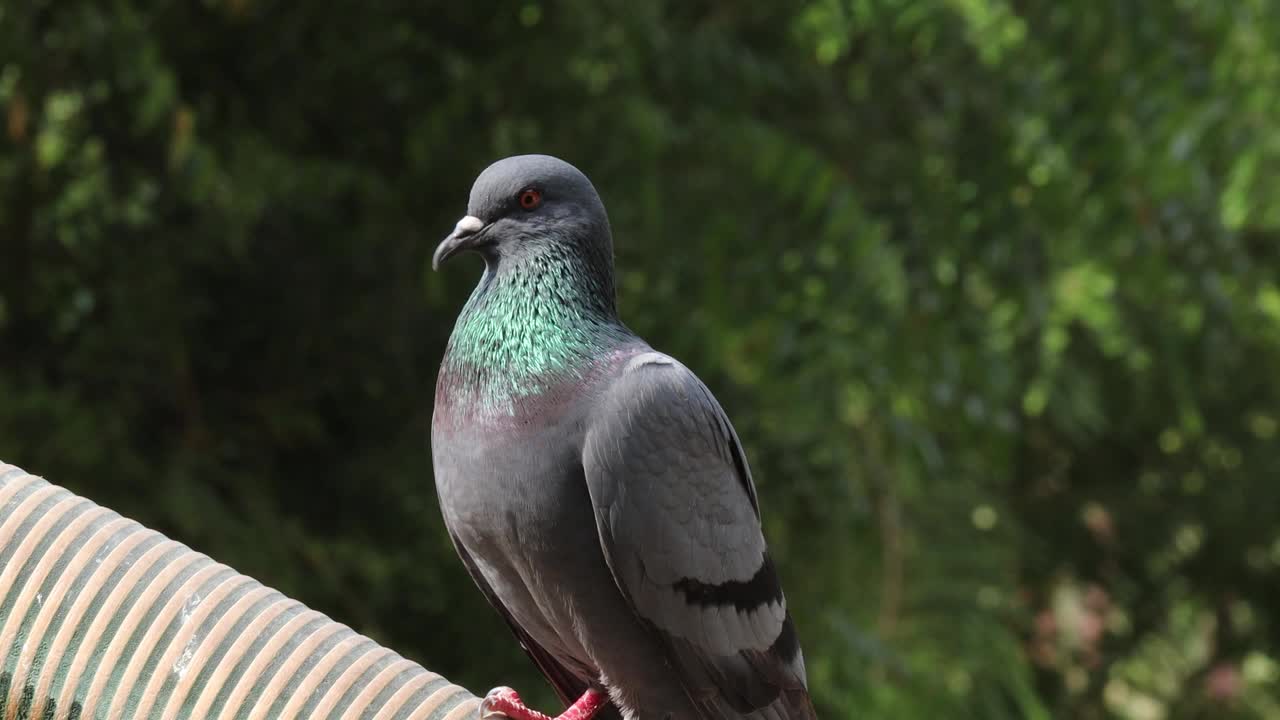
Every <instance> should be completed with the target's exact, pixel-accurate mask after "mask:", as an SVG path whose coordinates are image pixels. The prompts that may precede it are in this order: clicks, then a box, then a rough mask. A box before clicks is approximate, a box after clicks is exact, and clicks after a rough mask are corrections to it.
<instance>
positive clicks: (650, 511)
mask: <svg viewBox="0 0 1280 720" xmlns="http://www.w3.org/2000/svg"><path fill="white" fill-rule="evenodd" d="M583 467H584V469H585V473H586V479H587V485H588V489H589V491H590V495H591V501H592V504H593V506H594V508H595V513H596V522H597V526H598V529H599V532H600V539H601V545H602V547H603V548H604V553H605V559H606V561H607V562H608V564H609V568H610V570H611V571H612V572H613V575H614V579H615V581H616V582H617V584H618V587H619V588H620V589H621V591H622V593H623V595H624V596H625V597H626V598H627V600H628V602H630V604H631V606H632V608H633V609H634V610H635V612H636V613H637V615H639V617H640V618H641V619H642V621H643V622H644V623H645V624H646V625H647V626H648V627H649V628H650V629H651V630H652V631H653V632H655V633H657V634H658V636H659V637H660V638H661V640H662V641H663V645H664V647H665V648H666V650H667V654H668V657H669V658H670V660H671V662H672V663H673V665H675V667H676V668H677V669H678V670H679V672H680V674H681V678H682V682H683V683H684V685H685V690H686V692H687V693H688V694H689V696H690V698H691V699H692V700H693V702H694V704H695V705H697V706H699V707H700V708H701V709H702V711H703V714H704V716H705V717H707V718H721V717H723V718H736V717H751V718H754V719H761V720H762V719H763V718H773V717H777V718H780V719H782V720H790V719H792V718H813V717H814V713H813V706H812V704H811V703H810V701H809V697H808V691H807V690H806V685H805V672H804V660H803V657H802V656H801V653H800V648H799V644H798V643H796V642H795V630H794V626H793V625H792V622H791V619H790V617H789V615H788V614H787V610H786V598H785V597H784V595H783V593H782V588H781V586H780V584H779V582H778V577H777V574H776V572H775V570H774V567H773V562H772V560H771V559H770V558H769V553H768V548H767V546H766V544H765V540H764V536H763V533H762V532H761V529H760V515H759V505H758V501H757V499H756V493H755V487H754V485H753V483H752V480H751V475H750V471H749V469H748V468H747V463H746V459H745V457H744V455H743V453H742V449H741V446H740V444H739V442H738V438H737V436H736V434H735V433H734V431H733V426H732V425H731V424H730V423H729V419H728V417H727V416H726V415H725V413H724V411H723V410H722V409H721V408H720V405H719V404H718V403H717V402H716V400H715V398H714V397H713V396H712V395H711V392H710V391H709V390H707V388H706V386H705V385H703V384H702V382H701V381H700V380H698V378H697V377H696V376H695V375H694V374H693V373H692V372H690V371H689V370H688V369H687V368H685V367H684V366H683V365H681V364H679V363H678V362H676V361H675V360H673V359H671V358H669V357H667V356H666V355H662V354H659V353H653V352H650V353H644V354H641V355H638V356H636V357H635V358H633V359H632V360H631V361H630V362H629V363H628V365H627V366H626V368H625V370H624V371H623V372H622V374H621V375H620V377H619V378H618V379H617V380H615V382H614V383H613V385H612V386H611V387H610V388H609V389H608V390H607V391H606V392H605V393H604V394H603V397H602V402H601V403H600V404H599V406H598V407H597V410H596V412H595V413H594V414H593V416H592V418H591V421H590V426H589V428H588V431H587V439H586V443H585V447H584V450H583Z"/></svg>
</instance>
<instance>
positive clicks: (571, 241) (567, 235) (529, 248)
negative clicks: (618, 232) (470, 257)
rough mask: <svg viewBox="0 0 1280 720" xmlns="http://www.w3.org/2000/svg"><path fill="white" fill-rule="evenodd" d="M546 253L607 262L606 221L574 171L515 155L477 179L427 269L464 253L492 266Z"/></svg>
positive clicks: (556, 162)
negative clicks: (471, 253) (461, 213)
mask: <svg viewBox="0 0 1280 720" xmlns="http://www.w3.org/2000/svg"><path fill="white" fill-rule="evenodd" d="M549 249H550V250H559V251H568V252H574V253H581V254H585V255H587V256H591V257H596V258H605V259H608V258H612V255H613V248H612V240H611V236H610V232H609V218H608V217H607V216H606V215H605V211H604V205H603V204H602V203H601V202H600V196H599V195H597V194H596V189H595V188H594V187H592V185H591V181H590V180H588V179H587V176H586V175H583V174H582V173H581V172H580V171H579V170H578V169H577V168H575V167H574V166H572V165H570V164H569V163H567V162H565V161H563V160H560V159H557V158H553V157H551V156H549V155H516V156H515V157H509V158H506V159H504V160H499V161H498V162H495V163H494V164H492V165H490V166H489V167H488V168H486V169H485V171H484V172H482V173H480V177H478V178H476V182H475V184H474V185H472V186H471V200H470V202H469V203H468V204H467V214H466V216H465V217H463V218H462V219H461V220H459V221H458V224H457V225H456V226H454V228H453V232H452V233H450V234H449V236H448V237H446V238H445V239H444V241H443V242H441V243H440V245H439V247H437V248H436V251H435V254H434V255H433V256H432V258H431V267H433V268H436V269H439V267H440V264H441V263H443V262H444V261H446V260H448V259H449V258H450V257H452V256H454V255H457V254H458V253H461V252H463V251H467V250H470V251H474V252H478V253H480V254H481V255H483V256H484V257H485V260H486V261H488V262H490V263H491V264H492V263H493V262H495V261H500V260H502V259H504V258H517V257H521V256H529V255H533V254H536V253H538V252H541V251H546V250H549Z"/></svg>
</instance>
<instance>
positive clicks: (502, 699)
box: [480, 686, 608, 720]
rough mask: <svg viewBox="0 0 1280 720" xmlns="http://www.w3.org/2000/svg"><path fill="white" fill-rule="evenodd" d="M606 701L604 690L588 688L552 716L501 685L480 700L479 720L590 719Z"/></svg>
mask: <svg viewBox="0 0 1280 720" xmlns="http://www.w3.org/2000/svg"><path fill="white" fill-rule="evenodd" d="M607 702H608V696H607V695H605V694H604V691H602V690H598V689H594V688H592V689H588V690H587V691H586V692H584V693H583V694H582V697H580V698H578V700H577V702H575V703H574V704H573V705H570V706H569V707H568V708H566V709H565V711H564V712H562V713H560V714H559V715H557V716H556V717H554V718H553V717H551V716H550V715H543V714H542V713H540V712H538V711H537V710H534V709H532V708H530V707H529V706H528V705H525V704H524V701H523V700H521V699H520V694H519V693H517V692H516V691H515V690H512V689H511V688H509V687H505V686H503V687H496V688H494V689H492V690H490V691H489V692H488V693H487V694H486V695H485V696H484V699H483V700H481V701H480V720H504V719H509V720H591V718H592V716H594V715H595V714H596V711H598V710H599V709H600V708H601V707H603V706H604V705H605V703H607Z"/></svg>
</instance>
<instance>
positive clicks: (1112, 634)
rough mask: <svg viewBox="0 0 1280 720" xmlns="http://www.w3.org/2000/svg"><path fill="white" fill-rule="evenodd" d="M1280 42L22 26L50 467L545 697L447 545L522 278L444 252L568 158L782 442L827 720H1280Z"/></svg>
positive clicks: (811, 24) (6, 170)
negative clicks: (477, 379) (488, 332)
mask: <svg viewBox="0 0 1280 720" xmlns="http://www.w3.org/2000/svg"><path fill="white" fill-rule="evenodd" d="M1278 40H1280V3H1275V2H1273V1H1272V0H1235V1H1234V2H1221V1H1219V0H1171V1H1170V2H1163V3H1153V2H1137V1H1136V0H1107V1H1106V2H1104V1H1102V0H1072V1H1070V2H1062V1H1059V0H1018V1H1016V2H1014V1H1011V0H819V1H815V2H763V1H756V2H745V3H728V2H717V3H711V4H689V3H683V2H654V3H622V2H612V1H611V2H605V3H596V2H585V1H582V0H566V1H565V2H554V3H553V2H539V1H537V0H521V1H519V2H500V3H496V4H490V5H486V6H484V7H480V6H479V4H468V3H460V2H455V3H425V2H398V3H397V2H388V3H381V4H379V3H356V2H350V1H348V2H330V3H285V2H278V1H272V0H221V1H219V0H205V1H204V2H178V1H175V0H167V1H166V0H160V1H158V2H141V1H139V0H110V1H108V2H95V1H90V0H59V1H58V2H53V1H51V0H27V1H26V2H15V1H12V0H9V1H7V2H2V3H0V120H3V122H0V457H3V458H4V459H6V460H7V461H10V462H15V463H19V464H21V465H24V466H25V467H26V468H27V469H29V470H31V471H33V472H37V473H40V474H44V475H46V476H48V477H49V478H51V479H53V480H54V481H56V482H60V483H64V484H66V485H68V486H69V487H72V488H73V489H75V490H77V491H80V492H82V493H85V494H87V495H89V496H90V497H93V498H94V499H96V500H98V501H100V502H102V503H104V504H107V505H109V506H111V507H113V508H115V509H117V510H120V511H121V512H124V513H126V514H129V515H132V516H134V517H136V518H138V519H140V520H142V521H143V522H145V523H147V524H150V525H152V526H154V527H156V528H158V529H160V530H163V531H166V532H168V533H171V534H172V535H174V536H176V537H178V538H180V539H183V540H185V541H187V542H188V543H190V544H191V545H193V546H194V547H196V548H197V549H200V550H202V551H205V552H208V553H210V554H212V555H214V556H215V557H217V558H218V559H220V560H222V561H225V562H228V563H230V564H232V565H234V566H235V567H237V568H238V569H240V570H242V571H244V572H248V573H250V574H253V575H255V576H257V577H259V578H261V579H263V580H264V581H267V582H269V583H270V584H273V585H275V586H277V587H279V588H281V589H282V590H283V591H285V592H286V593H288V594H290V595H293V596H295V597H298V598H300V599H302V600H304V601H306V602H308V603H310V604H312V605H313V606H315V607H317V608H319V609H321V610H324V611H326V612H328V613H330V614H331V615H333V616H334V617H335V618H337V619H339V620H342V621H344V622H347V623H350V624H352V625H353V626H355V627H357V628H358V629H360V630H362V631H364V632H366V633H368V634H370V635H372V636H373V637H375V638H377V639H379V640H380V641H382V642H384V643H387V644H389V645H392V646H393V647H396V648H398V649H400V650H401V651H403V652H405V653H406V654H408V655H410V656H412V657H414V658H416V659H419V660H421V661H423V662H424V663H425V664H427V665H428V666H430V667H432V668H433V669H436V670H439V671H441V672H444V673H446V674H448V675H449V676H451V677H453V678H454V679H456V680H458V681H461V682H464V683H466V684H467V685H469V686H470V687H471V688H472V689H473V690H478V691H483V690H484V689H486V688H488V687H490V686H492V685H497V684H512V685H518V686H521V687H523V688H527V689H528V690H529V691H531V692H532V691H534V690H535V688H539V687H542V685H541V683H540V681H539V680H537V679H536V676H535V674H534V672H533V670H532V669H531V667H530V666H529V665H528V664H527V663H526V662H525V661H524V659H523V657H522V656H521V655H520V653H519V650H518V649H517V647H516V646H515V643H514V642H513V641H512V640H511V639H510V638H509V637H508V636H507V633H506V630H505V629H504V628H503V627H502V625H501V622H500V621H499V620H498V618H497V617H496V615H494V614H493V613H492V612H491V611H490V610H489V609H488V608H487V607H486V606H484V603H483V601H482V600H481V599H480V595H479V593H478V592H477V591H476V590H475V589H474V588H473V587H472V586H471V584H470V582H469V581H468V580H467V579H466V578H465V576H464V574H463V572H462V570H461V568H460V566H459V563H458V562H457V561H456V559H455V558H454V556H453V553H452V550H451V549H450V547H449V546H448V541H447V539H446V537H445V535H444V533H443V532H442V529H441V526H440V520H439V512H438V509H437V507H436V504H435V499H434V496H433V486H432V479H431V470H430V467H431V465H430V456H429V448H428V444H427V427H428V425H429V420H430V409H429V408H430V406H431V398H432V392H433V383H434V376H435V371H436V363H437V361H438V359H439V357H440V355H441V353H442V351H443V345H444V341H445V339H446V337H447V335H448V333H449V330H450V328H451V326H452V322H453V318H454V316H455V314H456V312H457V310H458V309H459V307H460V305H461V302H462V300H463V298H464V297H465V296H466V294H467V293H468V292H469V291H470V288H471V286H472V285H473V284H474V281H475V279H476V276H477V274H478V272H479V268H478V264H474V261H473V265H472V267H470V268H466V267H459V268H456V269H454V270H455V271H454V272H450V273H447V274H442V275H432V274H429V273H428V271H427V258H428V256H429V253H430V250H431V248H432V246H433V244H434V242H435V241H436V240H438V239H439V238H440V237H442V236H443V235H444V234H445V233H446V232H447V231H448V230H449V228H451V227H452V224H453V221H454V220H455V219H456V218H457V217H458V216H459V215H461V214H462V212H463V210H464V208H465V203H466V196H467V190H468V188H469V186H470V183H471V180H472V178H473V177H474V176H475V174H476V173H477V172H478V171H479V170H481V169H482V168H483V167H484V166H485V165H486V164H487V163H488V162H490V161H491V160H494V159H496V158H498V157H501V156H505V155H508V154H514V153H518V152H533V151H537V152H549V153H553V154H556V155H560V156H562V157H564V158H566V159H568V160H570V161H571V162H574V163H575V164H577V165H579V166H580V167H581V168H582V169H583V170H584V171H586V172H587V173H588V174H589V175H590V176H591V177H592V178H593V179H594V181H595V183H596V185H597V187H598V188H599V189H600V191H601V193H602V195H603V196H604V198H605V201H606V204H607V205H608V207H609V209H610V212H611V216H612V219H613V222H614V229H615V235H616V237H617V246H618V254H619V267H620V277H621V282H620V287H621V293H622V297H621V305H622V308H623V312H624V315H625V317H626V319H627V320H628V322H629V323H630V324H631V325H632V326H633V327H634V328H635V329H636V330H637V331H639V332H641V333H642V334H644V335H645V336H646V337H648V338H649V339H650V340H651V341H652V342H653V343H654V344H655V345H656V346H657V347H659V348H661V349H664V350H667V351H669V352H672V353H674V354H676V355H677V356H679V357H681V358H682V359H684V360H685V361H686V362H687V363H688V364H689V365H690V366H692V367H693V368H695V369H696V370H697V372H699V373H700V374H701V375H702V377H703V378H704V379H705V380H706V381H707V382H708V383H709V384H710V385H711V386H712V388H713V389H714V390H715V391H716V392H717V394H718V395H719V396H720V398H721V400H722V402H723V403H724V405H725V406H726V407H727V409H728V410H729V412H730V414H731V416H732V417H733V418H734V419H735V422H736V424H737V426H738V429H739V431H740V433H741V435H742V436H743V439H744V441H745V444H746V446H747V447H748V451H749V454H750V455H751V459H752V462H753V464H754V467H755V470H756V476H757V482H758V484H759V486H760V493H761V496H762V504H763V505H764V507H765V516H766V529H767V532H768V534H769V535H770V537H771V540H772V543H773V545H774V546H775V554H776V555H777V556H778V558H779V560H780V565H781V568H782V573H783V577H784V582H785V584H786V586H787V588H788V595H789V597H790V598H791V602H792V605H793V607H794V610H795V613H796V616H797V618H798V621H799V624H800V630H801V635H802V639H803V641H804V644H805V647H806V651H807V656H808V658H809V669H810V679H811V684H812V686H813V690H814V694H815V699H816V700H817V702H818V703H819V708H820V712H821V714H822V715H823V716H824V717H829V718H837V717H839V718H843V717H849V718H982V719H985V720H996V719H999V718H1104V717H1115V718H1132V719H1133V720H1159V719H1160V718H1264V717H1271V718H1274V717H1280V522H1277V520H1278V519H1280V480H1277V476H1278V475H1280V447H1278V446H1277V441H1278V439H1280V438H1277V433H1278V431H1280V378H1278V374H1280V200H1277V198H1278V197H1280V42H1278ZM468 269H469V270H470V272H468V271H467V270H468ZM550 697H551V696H550V693H549V692H546V691H545V690H544V691H543V693H542V694H541V695H540V696H538V698H539V700H540V701H541V702H543V703H549V702H550Z"/></svg>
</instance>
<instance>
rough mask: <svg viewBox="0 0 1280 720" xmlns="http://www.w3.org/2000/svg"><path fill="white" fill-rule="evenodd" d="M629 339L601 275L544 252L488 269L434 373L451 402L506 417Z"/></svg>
mask: <svg viewBox="0 0 1280 720" xmlns="http://www.w3.org/2000/svg"><path fill="white" fill-rule="evenodd" d="M629 337H630V332H629V331H628V330H627V329H626V328H625V327H623V326H622V324H621V323H620V322H619V321H618V318H617V311H616V309H615V306H614V296H613V285H612V281H611V273H610V272H608V268H605V269H604V271H601V269H600V268H595V267H591V266H590V263H589V262H587V261H585V260H584V259H582V258H579V257H576V256H575V255H574V254H573V253H570V252H565V251H559V252H557V251H555V250H551V249H548V250H547V251H544V252H541V253H538V254H535V255H531V256H526V257H522V258H518V259H507V260H503V261H501V262H500V263H495V264H494V265H491V266H490V267H488V268H487V269H486V270H485V275H484V278H482V279H481V281H480V284H479V285H478V286H477V287H476V289H475V292H473V293H472V295H471V299H470V300H468V301H467V305H466V307H464V308H463V310H462V314H461V315H460V316H459V318H458V323H457V325H456V326H455V327H454V329H453V335H452V336H450V338H449V349H448V351H447V352H446V354H445V361H444V367H443V368H442V371H441V384H442V385H447V386H448V389H449V396H450V397H451V402H453V403H457V404H459V405H461V406H463V407H469V408H470V409H472V410H476V411H479V412H481V413H482V414H485V415H493V414H498V415H510V414H513V413H514V412H515V407H516V403H517V402H518V401H519V400H520V399H522V398H525V397H528V396H531V395H536V394H538V393H541V392H545V391H546V390H548V389H550V388H551V387H553V386H555V385H557V384H560V383H563V382H565V381H566V380H572V379H574V378H577V379H581V378H582V377H583V376H584V374H585V373H586V372H587V371H588V370H589V369H590V368H591V366H592V363H593V362H594V360H595V359H596V358H598V357H599V356H600V354H601V351H604V350H607V349H609V348H611V347H613V346H616V345H617V344H618V343H619V342H622V341H625V340H626V339H627V338H629Z"/></svg>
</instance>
